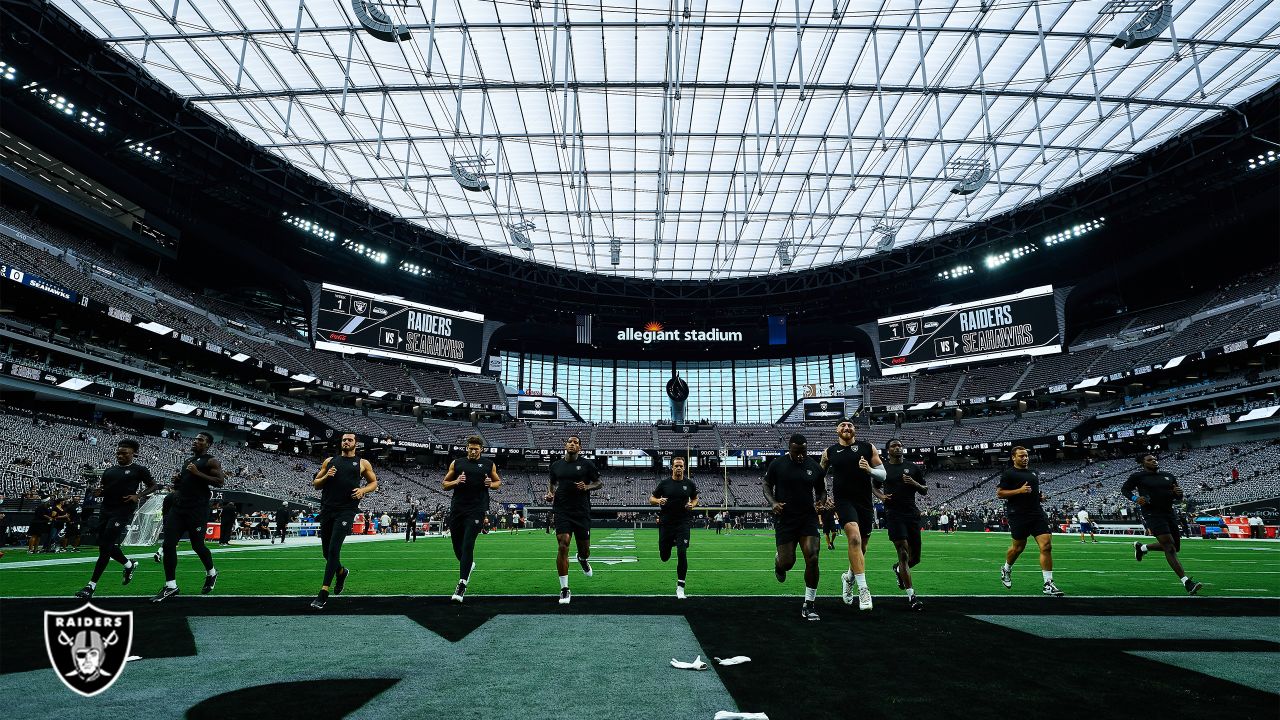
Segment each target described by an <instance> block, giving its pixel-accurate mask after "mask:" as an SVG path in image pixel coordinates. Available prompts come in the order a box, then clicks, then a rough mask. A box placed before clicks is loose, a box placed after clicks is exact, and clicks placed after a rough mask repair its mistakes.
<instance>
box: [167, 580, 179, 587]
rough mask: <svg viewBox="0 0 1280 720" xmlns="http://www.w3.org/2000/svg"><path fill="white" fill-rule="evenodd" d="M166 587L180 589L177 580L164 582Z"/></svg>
mask: <svg viewBox="0 0 1280 720" xmlns="http://www.w3.org/2000/svg"><path fill="white" fill-rule="evenodd" d="M164 586H165V587H167V588H176V587H178V581H177V580H165V581H164Z"/></svg>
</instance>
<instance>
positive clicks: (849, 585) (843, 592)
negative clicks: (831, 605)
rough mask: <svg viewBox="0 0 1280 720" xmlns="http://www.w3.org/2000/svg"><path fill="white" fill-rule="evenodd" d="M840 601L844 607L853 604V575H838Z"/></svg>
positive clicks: (845, 573)
mask: <svg viewBox="0 0 1280 720" xmlns="http://www.w3.org/2000/svg"><path fill="white" fill-rule="evenodd" d="M840 599H842V600H844V604H845V605H852V604H853V575H850V574H849V573H847V572H843V573H840Z"/></svg>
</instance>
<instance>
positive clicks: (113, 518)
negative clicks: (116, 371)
mask: <svg viewBox="0 0 1280 720" xmlns="http://www.w3.org/2000/svg"><path fill="white" fill-rule="evenodd" d="M137 453H138V441H137V440H129V439H125V440H121V441H120V442H119V443H118V444H117V445H116V464H115V465H113V466H112V467H109V468H107V469H106V470H104V471H103V473H102V479H101V482H100V483H99V485H98V487H97V488H95V489H94V493H93V494H94V495H96V496H98V497H100V498H102V507H101V508H100V509H99V511H98V562H97V563H95V564H94V566H93V576H92V577H91V578H90V579H89V584H88V585H85V586H84V588H83V589H82V590H81V591H80V592H78V593H76V597H78V598H84V599H85V600H88V599H89V598H91V597H93V592H94V591H95V590H97V588H98V580H100V579H101V578H102V573H103V572H104V571H106V569H107V565H108V564H109V563H110V562H111V561H112V560H115V561H116V562H118V563H120V564H121V565H123V566H124V580H123V581H122V582H121V583H120V584H121V585H128V584H129V583H130V581H132V580H133V573H134V571H135V570H137V569H138V563H137V561H135V560H130V559H129V558H127V557H125V556H124V552H122V551H121V550H120V539H121V537H123V535H124V533H125V531H126V530H127V529H128V527H129V523H130V522H131V521H132V520H133V512H134V510H135V509H137V507H138V501H139V500H141V499H142V498H145V497H147V496H148V495H150V494H152V493H153V492H155V491H156V482H155V480H154V479H153V478H152V477H151V471H150V470H147V469H146V468H145V467H143V466H141V465H138V464H137V463H135V462H134V461H133V459H134V457H135V456H136V455H137ZM138 483H142V484H143V485H144V487H143V488H142V492H138Z"/></svg>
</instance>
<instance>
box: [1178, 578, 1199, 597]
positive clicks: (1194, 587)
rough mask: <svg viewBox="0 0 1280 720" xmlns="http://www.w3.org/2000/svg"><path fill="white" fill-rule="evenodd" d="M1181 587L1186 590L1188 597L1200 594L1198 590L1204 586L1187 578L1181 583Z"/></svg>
mask: <svg viewBox="0 0 1280 720" xmlns="http://www.w3.org/2000/svg"><path fill="white" fill-rule="evenodd" d="M1182 587H1184V588H1186V590H1187V594H1188V595H1195V594H1196V593H1198V592H1200V588H1202V587H1204V586H1203V585H1201V584H1200V583H1198V582H1196V581H1195V580H1192V579H1191V578H1187V579H1186V581H1185V582H1183V583H1182Z"/></svg>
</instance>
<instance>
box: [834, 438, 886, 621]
mask: <svg viewBox="0 0 1280 720" xmlns="http://www.w3.org/2000/svg"><path fill="white" fill-rule="evenodd" d="M856 433H857V430H856V429H855V428H854V426H853V423H852V422H850V421H848V420H845V421H842V422H841V423H840V424H839V425H836V441H837V442H836V444H835V445H832V446H831V447H829V448H827V449H826V450H824V451H823V453H822V467H823V469H825V470H826V471H827V473H828V474H829V475H830V476H831V496H832V499H833V501H834V504H835V511H836V516H837V519H838V520H839V522H840V526H841V527H843V528H844V534H845V537H846V538H847V539H848V548H849V571H848V572H845V573H842V574H841V575H840V585H841V589H842V592H841V596H842V597H843V599H844V604H845V605H852V604H853V597H854V595H853V592H854V591H853V588H854V586H855V585H856V586H857V588H858V609H859V610H870V609H871V607H872V605H871V591H870V590H869V589H868V588H867V541H869V540H870V539H871V529H872V527H874V525H875V518H876V513H875V508H874V505H873V501H872V497H873V496H874V488H873V484H874V483H875V482H883V481H884V473H885V470H884V467H883V466H882V464H881V462H880V451H879V450H876V448H875V446H874V445H872V444H871V443H869V442H866V441H864V440H858V439H857V436H856Z"/></svg>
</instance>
